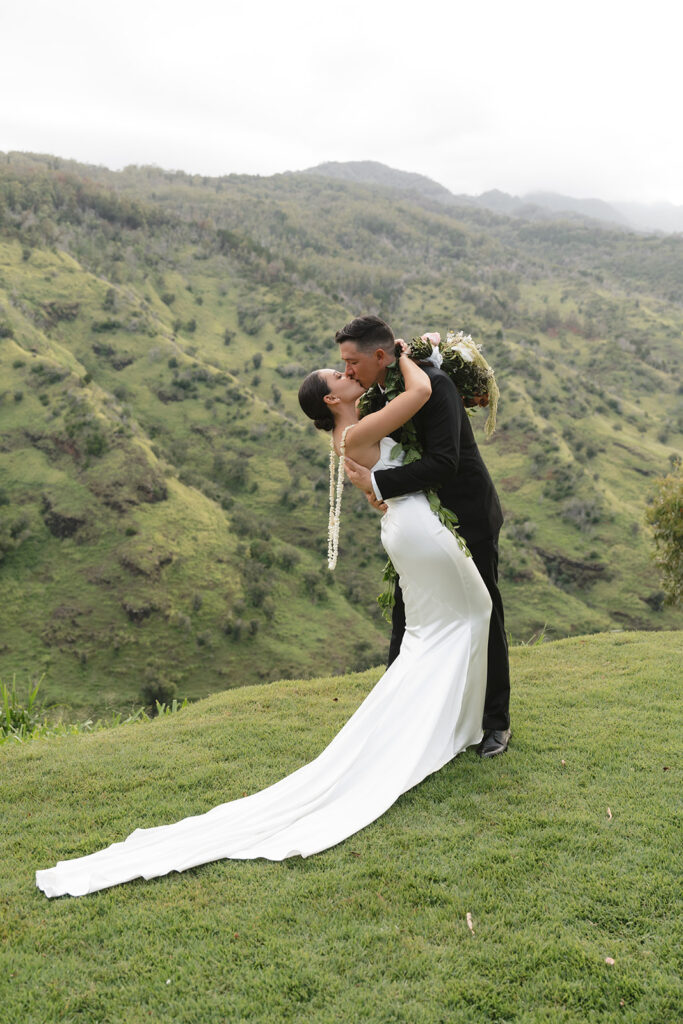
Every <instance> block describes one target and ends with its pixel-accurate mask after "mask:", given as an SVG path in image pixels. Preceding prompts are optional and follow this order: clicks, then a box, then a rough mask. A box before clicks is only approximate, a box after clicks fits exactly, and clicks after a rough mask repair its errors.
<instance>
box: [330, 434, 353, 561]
mask: <svg viewBox="0 0 683 1024" xmlns="http://www.w3.org/2000/svg"><path fill="white" fill-rule="evenodd" d="M350 426H353V424H350ZM348 430H349V427H345V428H344V432H343V433H342V436H341V441H340V442H339V463H338V466H337V481H336V486H335V479H334V473H335V465H334V458H335V451H334V438H333V437H331V438H330V518H329V520H328V524H327V567H328V569H334V567H335V566H336V564H337V557H338V555H339V526H340V524H341V503H342V491H343V489H344V452H345V451H346V434H347V432H348Z"/></svg>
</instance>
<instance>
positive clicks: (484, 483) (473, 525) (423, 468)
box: [374, 364, 510, 729]
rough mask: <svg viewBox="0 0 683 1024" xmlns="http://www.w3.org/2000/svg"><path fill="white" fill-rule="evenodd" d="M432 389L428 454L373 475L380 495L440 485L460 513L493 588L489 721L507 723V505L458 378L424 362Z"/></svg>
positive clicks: (425, 427) (394, 642)
mask: <svg viewBox="0 0 683 1024" xmlns="http://www.w3.org/2000/svg"><path fill="white" fill-rule="evenodd" d="M422 369H423V370H425V372H426V373H427V374H428V375H429V378H430V380H431V383H432V394H431V397H430V399H429V401H428V402H427V403H426V404H425V405H424V406H423V407H422V409H420V411H419V412H417V413H416V414H415V416H414V417H413V422H414V424H415V429H416V431H417V435H418V438H419V440H420V443H421V445H422V450H423V455H422V458H421V459H420V460H419V461H417V462H412V463H410V464H409V465H408V466H399V467H397V468H396V469H384V470H377V472H375V474H374V476H375V480H376V483H377V487H378V488H379V491H380V493H381V495H382V497H383V498H395V497H397V496H398V495H400V494H408V493H410V492H413V491H429V490H435V491H436V492H437V493H438V495H439V498H440V500H441V502H442V504H443V505H444V506H445V507H446V508H449V509H451V510H452V511H453V512H455V514H456V515H457V517H458V521H459V526H458V531H459V532H460V533H461V534H462V536H463V537H464V538H465V540H466V541H467V546H468V547H469V549H470V552H471V554H472V558H473V560H474V564H475V565H476V567H477V569H478V570H479V573H480V575H481V577H482V579H483V581H484V583H485V584H486V588H487V590H488V592H489V594H490V595H491V601H492V602H493V608H492V612H491V625H490V628H489V646H488V677H487V683H486V703H485V705H484V721H483V723H482V724H483V727H484V729H507V728H508V726H509V724H510V712H509V707H510V670H509V666H508V647H507V637H506V636H505V622H504V618H503V602H502V599H501V596H500V592H499V590H498V534H499V533H500V528H501V526H502V525H503V512H502V509H501V507H500V501H499V500H498V495H497V494H496V489H495V487H494V486H493V481H492V480H491V477H490V475H489V472H488V470H487V468H486V466H485V465H484V460H483V459H482V457H481V455H480V453H479V448H478V447H477V442H476V441H475V439H474V434H473V433H472V427H471V425H470V421H469V416H468V415H467V412H466V410H465V406H464V405H463V401H462V398H461V397H460V394H459V392H458V390H457V388H456V387H455V384H454V383H453V381H452V380H451V379H450V377H447V376H446V374H445V373H443V371H441V370H437V369H436V368H435V367H433V366H429V365H425V364H422ZM392 624H393V628H392V634H391V646H390V648H389V664H391V662H392V661H393V660H394V658H395V657H396V656H397V655H398V652H399V648H400V646H401V640H402V639H403V634H404V632H405V610H404V607H403V596H402V594H401V591H400V588H399V587H397V588H396V604H395V606H394V612H393V623H392Z"/></svg>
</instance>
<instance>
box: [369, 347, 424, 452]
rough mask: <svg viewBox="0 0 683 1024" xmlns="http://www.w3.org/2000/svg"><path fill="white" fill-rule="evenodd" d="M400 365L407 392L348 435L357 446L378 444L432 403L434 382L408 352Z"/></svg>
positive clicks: (402, 393)
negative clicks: (428, 403)
mask: <svg viewBox="0 0 683 1024" xmlns="http://www.w3.org/2000/svg"><path fill="white" fill-rule="evenodd" d="M398 365H399V368H400V370H401V373H402V374H403V380H404V381H405V385H406V389H405V391H403V392H401V394H400V395H397V396H396V398H394V399H392V400H391V402H388V403H387V405H385V406H384V408H383V409H379V410H378V412H372V413H370V414H369V415H368V416H364V417H363V419H362V420H361V421H360V423H358V425H357V426H355V427H354V428H353V431H352V433H351V435H350V436H349V440H351V437H353V444H354V446H360V445H363V446H366V445H370V444H376V443H377V442H378V441H380V440H381V439H382V438H383V437H387V435H388V434H391V433H392V432H393V431H394V430H398V428H399V427H402V426H403V424H404V423H407V422H408V420H409V419H412V417H413V416H414V415H415V413H416V412H417V411H418V409H421V408H422V406H423V405H425V403H426V402H427V401H428V400H429V396H430V395H431V393H432V383H431V381H430V379H429V377H428V376H427V374H426V373H425V372H424V370H422V369H421V368H420V367H419V366H418V365H417V363H415V362H413V360H412V359H410V358H409V356H407V355H406V354H405V352H403V353H402V354H401V356H400V358H399V360H398Z"/></svg>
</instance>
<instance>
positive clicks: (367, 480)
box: [344, 455, 387, 512]
mask: <svg viewBox="0 0 683 1024" xmlns="http://www.w3.org/2000/svg"><path fill="white" fill-rule="evenodd" d="M344 468H345V470H346V475H347V476H348V478H349V480H350V481H351V483H352V484H353V486H354V487H357V488H358V489H359V490H360V491H363V492H364V494H365V497H366V498H367V499H368V501H369V502H370V504H371V505H372V507H373V508H376V509H377V511H378V512H386V510H387V506H386V505H385V503H384V502H383V501H380V500H379V499H378V498H377V497H376V496H375V492H374V491H373V489H372V478H371V476H370V470H369V469H366V467H365V466H361V465H360V463H358V462H354V461H353V459H350V458H349V457H348V455H347V456H346V458H345V459H344Z"/></svg>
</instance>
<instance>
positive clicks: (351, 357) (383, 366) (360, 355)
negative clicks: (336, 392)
mask: <svg viewBox="0 0 683 1024" xmlns="http://www.w3.org/2000/svg"><path fill="white" fill-rule="evenodd" d="M339 355H340V356H341V358H342V359H343V360H344V363H345V364H346V376H347V377H348V378H349V379H350V380H357V381H358V383H359V384H362V386H363V387H364V388H365V389H366V391H367V389H368V388H370V387H372V385H373V384H378V383H379V384H384V379H385V377H386V374H387V366H389V365H390V364H391V363H393V361H394V354H393V352H385V351H384V349H381V348H377V349H374V350H370V351H369V352H367V351H364V350H363V349H361V348H358V346H357V345H356V343H355V341H342V343H341V345H340V346H339Z"/></svg>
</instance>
